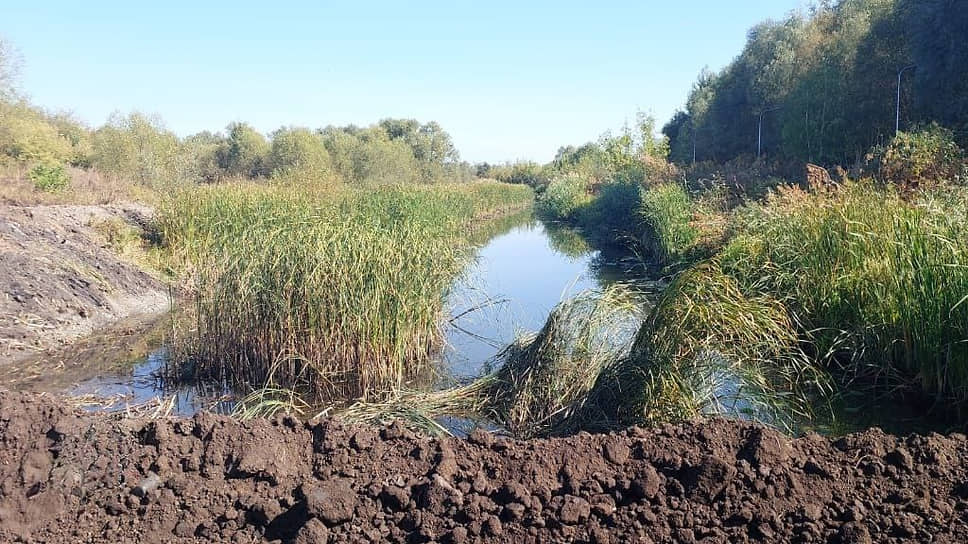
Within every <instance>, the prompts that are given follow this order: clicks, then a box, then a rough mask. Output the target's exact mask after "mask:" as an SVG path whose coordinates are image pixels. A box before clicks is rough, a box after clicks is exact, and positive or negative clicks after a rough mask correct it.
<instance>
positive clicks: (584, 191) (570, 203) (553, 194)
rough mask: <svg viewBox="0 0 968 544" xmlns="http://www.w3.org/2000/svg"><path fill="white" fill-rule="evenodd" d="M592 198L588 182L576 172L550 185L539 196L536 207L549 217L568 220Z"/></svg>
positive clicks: (557, 179) (539, 211)
mask: <svg viewBox="0 0 968 544" xmlns="http://www.w3.org/2000/svg"><path fill="white" fill-rule="evenodd" d="M591 200H592V199H591V196H589V194H588V184H587V182H586V181H585V180H584V179H583V178H581V177H579V176H577V175H575V174H568V175H565V176H562V177H559V178H556V179H555V180H554V181H552V182H551V183H550V184H549V185H548V187H547V189H545V191H544V193H542V194H541V197H540V198H538V203H537V208H536V209H537V211H538V213H540V214H541V215H543V216H545V217H547V218H548V219H553V220H568V219H572V218H574V217H575V214H577V213H578V211H579V210H581V209H582V208H583V207H585V206H587V205H588V203H589V202H591Z"/></svg>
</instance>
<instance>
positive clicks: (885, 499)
mask: <svg viewBox="0 0 968 544" xmlns="http://www.w3.org/2000/svg"><path fill="white" fill-rule="evenodd" d="M354 437H355V439H354ZM622 446H624V448H623V447H622ZM626 449H627V452H628V455H627V457H626V455H625V454H624V453H623V452H625V451H626ZM416 451H423V452H425V453H424V454H420V455H415V454H414V452H416ZM55 452H56V454H55ZM865 463H868V464H871V465H872V466H881V467H883V469H878V470H874V471H865V470H863V467H864V466H866V465H865ZM160 467H164V469H161V468H160ZM764 468H768V469H769V470H763V469H764ZM159 470H160V472H159ZM892 471H893V472H892ZM152 472H154V473H156V474H158V476H159V478H160V480H161V481H160V482H159V484H158V485H157V486H156V487H154V489H153V490H150V491H149V490H147V487H151V486H144V487H145V488H146V490H145V491H146V492H145V493H144V494H142V495H141V496H140V497H139V496H136V494H135V489H139V488H141V487H142V483H144V482H147V481H150V480H152ZM833 475H846V476H845V477H833ZM0 491H2V493H0V542H15V541H18V540H19V541H30V542H54V543H58V544H60V543H63V542H98V543H101V542H111V543H114V542H137V543H141V542H145V541H150V539H148V540H146V538H147V537H146V535H156V536H157V539H158V540H159V541H164V542H199V541H203V542H217V543H218V542H224V543H229V542H233V543H234V542H280V543H282V544H291V543H298V544H304V543H310V542H398V543H404V542H444V543H446V542H453V543H471V542H513V543H515V544H526V543H527V544H530V543H538V542H616V543H617V542H655V543H660V542H662V543H665V542H703V543H719V542H723V543H725V542H748V541H760V542H817V543H828V542H858V543H865V542H897V543H900V542H911V541H935V542H966V541H968V439H966V437H965V436H964V435H951V436H948V437H944V436H940V435H930V436H924V437H913V438H909V439H901V438H898V437H894V436H890V435H887V434H884V433H882V432H880V431H877V430H871V431H867V432H864V433H860V434H857V435H851V436H850V437H847V438H846V439H844V440H837V441H835V442H831V441H829V440H827V439H824V438H822V437H818V436H806V437H803V438H800V439H795V440H791V439H789V438H787V437H784V436H783V435H781V434H779V433H777V432H775V431H773V430H770V429H767V428H764V427H761V426H758V425H754V424H750V423H742V422H730V421H721V420H713V421H709V422H706V423H699V424H686V425H679V426H673V425H669V426H663V427H662V428H660V429H656V430H647V429H634V430H630V432H628V433H621V434H615V435H608V436H595V435H588V434H580V435H577V436H572V437H568V438H559V439H549V440H530V441H515V440H510V439H506V438H500V439H497V438H495V437H493V436H490V435H487V434H486V433H483V432H480V433H475V435H474V436H472V439H469V440H461V439H440V440H437V439H433V440H431V439H426V438H419V437H417V436H416V435H414V434H412V433H411V432H410V431H406V430H405V427H402V426H400V425H391V426H388V427H386V428H384V429H383V430H381V431H376V430H373V429H369V428H362V427H355V426H349V425H343V424H340V423H337V422H335V421H329V420H323V421H317V422H306V423H303V422H299V421H295V420H292V419H291V418H290V419H285V418H283V419H279V420H273V421H252V422H247V423H239V422H236V421H233V420H231V419H228V418H225V417H220V416H215V415H211V414H199V415H198V416H195V417H194V418H191V419H179V418H172V419H160V420H152V421H141V420H136V419H120V417H119V416H106V415H97V416H94V415H85V414H79V413H75V412H73V411H71V410H69V409H67V408H65V407H64V405H63V404H59V403H57V401H56V399H55V398H53V397H50V396H39V395H31V394H24V393H3V392H0ZM137 493H138V494H141V492H140V491H139V492H137Z"/></svg>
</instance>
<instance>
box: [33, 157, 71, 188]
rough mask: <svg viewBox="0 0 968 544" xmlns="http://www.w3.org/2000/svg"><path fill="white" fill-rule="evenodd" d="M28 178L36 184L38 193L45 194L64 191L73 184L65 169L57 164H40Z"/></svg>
mask: <svg viewBox="0 0 968 544" xmlns="http://www.w3.org/2000/svg"><path fill="white" fill-rule="evenodd" d="M27 178H28V179H30V181H32V182H33V183H34V187H35V188H36V189H37V190H38V191H44V192H45V193H57V192H60V191H63V190H64V189H67V188H68V187H69V186H70V184H71V178H70V176H68V175H67V172H66V171H65V170H64V167H63V166H61V165H60V164H56V163H40V164H38V165H37V166H34V167H33V168H31V169H30V172H28V173H27Z"/></svg>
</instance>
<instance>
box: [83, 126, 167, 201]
mask: <svg viewBox="0 0 968 544" xmlns="http://www.w3.org/2000/svg"><path fill="white" fill-rule="evenodd" d="M93 148H94V149H93V153H92V159H91V162H92V164H93V165H94V166H95V167H96V168H97V169H98V170H100V171H102V172H107V173H110V174H113V175H115V176H119V177H123V178H127V179H131V180H134V181H137V182H139V183H141V184H142V185H147V186H152V185H157V184H159V183H161V182H170V181H173V180H175V179H176V178H179V177H180V175H181V169H180V168H179V160H178V152H179V142H178V138H177V137H176V136H175V134H174V133H172V132H170V131H168V130H166V129H165V127H164V125H163V124H162V123H161V120H160V119H158V118H157V117H151V116H147V115H143V114H141V113H137V112H135V113H131V114H129V115H127V116H122V115H120V114H117V113H116V114H114V115H112V116H111V118H110V119H109V120H108V122H107V123H106V124H105V125H104V126H103V127H101V128H99V129H97V131H95V133H94V141H93Z"/></svg>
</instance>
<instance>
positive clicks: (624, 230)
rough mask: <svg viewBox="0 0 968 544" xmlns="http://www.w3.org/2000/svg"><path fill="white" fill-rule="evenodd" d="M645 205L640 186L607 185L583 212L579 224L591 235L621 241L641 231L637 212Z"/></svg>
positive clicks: (601, 188)
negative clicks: (618, 238)
mask: <svg viewBox="0 0 968 544" xmlns="http://www.w3.org/2000/svg"><path fill="white" fill-rule="evenodd" d="M641 203H642V196H641V194H640V189H639V185H638V184H637V183H621V182H619V183H608V184H605V185H602V186H600V187H599V188H598V196H597V197H595V199H594V200H593V201H592V202H591V203H590V204H589V205H588V206H587V207H586V208H584V209H583V210H582V212H581V217H580V218H579V223H581V226H582V227H583V228H584V229H586V230H589V231H597V232H601V233H607V234H610V235H613V236H612V237H616V238H617V237H620V236H622V235H623V234H629V233H634V232H636V231H637V230H638V220H637V214H636V210H638V209H639V206H640V205H641Z"/></svg>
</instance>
